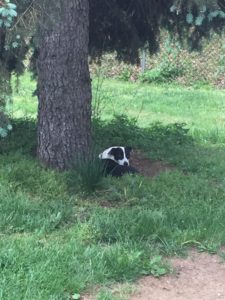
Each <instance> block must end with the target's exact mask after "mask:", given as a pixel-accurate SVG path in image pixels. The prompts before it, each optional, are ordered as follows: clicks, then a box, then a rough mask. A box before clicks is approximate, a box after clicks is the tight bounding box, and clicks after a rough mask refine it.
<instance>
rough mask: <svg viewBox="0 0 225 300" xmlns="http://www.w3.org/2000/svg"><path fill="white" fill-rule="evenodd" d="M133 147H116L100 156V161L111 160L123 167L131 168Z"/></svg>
mask: <svg viewBox="0 0 225 300" xmlns="http://www.w3.org/2000/svg"><path fill="white" fill-rule="evenodd" d="M131 150H132V148H131V147H120V146H114V147H110V148H108V149H106V150H104V151H103V152H102V153H101V154H99V158H100V159H111V160H113V161H115V162H116V163H118V164H119V165H121V166H129V158H130V152H131Z"/></svg>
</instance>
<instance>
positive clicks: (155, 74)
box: [139, 61, 184, 83]
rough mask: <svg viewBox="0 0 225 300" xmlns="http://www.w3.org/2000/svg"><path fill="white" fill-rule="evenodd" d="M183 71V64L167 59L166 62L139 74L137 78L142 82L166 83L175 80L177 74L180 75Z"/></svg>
mask: <svg viewBox="0 0 225 300" xmlns="http://www.w3.org/2000/svg"><path fill="white" fill-rule="evenodd" d="M183 73H184V67H183V66H180V65H176V64H174V63H171V62H170V61H167V62H166V63H163V64H161V65H159V66H157V67H156V68H153V69H152V70H148V71H146V72H145V73H143V74H141V75H140V77H139V78H140V80H141V81H142V82H148V83H152V82H155V83H166V82H170V81H173V80H175V79H176V78H177V77H179V76H182V75H183Z"/></svg>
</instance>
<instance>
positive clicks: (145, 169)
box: [130, 150, 174, 177]
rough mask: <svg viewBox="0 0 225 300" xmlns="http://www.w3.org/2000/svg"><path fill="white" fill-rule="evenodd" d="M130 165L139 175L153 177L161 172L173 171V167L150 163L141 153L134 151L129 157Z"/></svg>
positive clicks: (158, 162)
mask: <svg viewBox="0 0 225 300" xmlns="http://www.w3.org/2000/svg"><path fill="white" fill-rule="evenodd" d="M130 165H131V166H132V167H135V168H136V169H137V170H138V171H139V172H140V174H141V175H143V176H148V177H153V176H156V175H158V174H159V173H161V172H165V171H169V170H173V169H174V167H172V166H171V165H169V164H168V163H165V162H162V161H151V160H150V159H149V158H147V157H146V156H145V155H144V154H143V153H142V152H141V151H139V150H134V151H133V152H132V155H131V159H130Z"/></svg>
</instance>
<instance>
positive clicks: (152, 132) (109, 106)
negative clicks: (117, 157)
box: [0, 74, 225, 300]
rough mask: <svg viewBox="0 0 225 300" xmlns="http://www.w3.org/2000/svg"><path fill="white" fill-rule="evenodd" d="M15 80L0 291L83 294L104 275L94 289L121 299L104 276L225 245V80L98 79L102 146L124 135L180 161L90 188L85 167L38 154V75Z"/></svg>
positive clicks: (101, 298) (1, 151)
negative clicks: (209, 84)
mask: <svg viewBox="0 0 225 300" xmlns="http://www.w3.org/2000/svg"><path fill="white" fill-rule="evenodd" d="M20 81H21V82H20V85H19V86H18V90H17V89H16V86H15V88H14V92H13V97H14V102H13V105H9V106H8V110H9V111H10V112H11V114H12V118H13V119H12V124H13V131H12V132H11V134H10V135H9V136H8V137H7V138H6V139H4V140H1V141H0V143H1V144H0V165H1V168H0V189H1V194H0V195H1V200H0V269H1V273H0V274H1V275H0V299H9V300H11V299H23V300H30V299H34V300H36V299H38V300H39V299H41V300H45V299H46V300H47V299H48V300H49V299H54V300H55V299H68V300H69V299H76V298H77V299H78V298H79V295H81V294H83V293H85V291H87V290H90V289H92V288H93V287H94V286H97V285H98V286H100V290H99V292H98V293H97V295H96V299H98V300H106V299H119V298H118V297H119V296H118V295H117V296H113V295H111V294H110V293H109V292H107V289H106V292H105V287H106V286H110V285H113V284H115V283H117V282H120V283H127V282H131V281H133V280H135V279H136V278H138V277H140V276H142V275H147V274H152V275H154V276H160V275H163V274H165V273H166V272H170V271H171V269H170V266H168V265H167V264H166V263H165V261H164V257H165V256H170V255H183V254H185V252H186V250H187V248H188V247H193V246H195V247H197V248H198V249H199V250H200V251H209V252H210V253H215V252H217V251H218V249H219V248H220V247H221V245H224V244H225V223H224V220H225V202H224V200H225V199H224V198H225V196H224V195H225V185H224V172H225V160H224V156H225V149H224V142H225V135H224V124H223V123H224V118H225V111H224V108H225V107H224V103H223V98H224V96H225V93H224V92H223V91H219V90H214V89H212V88H201V89H200V88H199V89H191V88H183V87H179V86H174V85H163V86H154V85H146V84H140V83H128V82H122V81H115V80H109V79H107V80H106V79H105V80H104V81H103V82H102V83H99V82H98V80H97V79H95V80H93V96H94V99H95V103H96V104H95V105H94V107H95V112H96V114H97V115H98V116H101V120H100V121H99V120H98V121H96V120H95V121H93V128H94V131H93V132H94V140H95V142H96V145H97V148H101V149H102V148H104V147H106V146H111V145H113V144H117V143H124V141H126V142H129V144H130V145H132V146H133V147H134V148H138V149H141V150H142V151H143V152H144V153H145V154H146V155H147V156H148V157H149V158H150V159H152V160H162V161H165V162H169V163H170V164H172V165H173V166H174V168H173V169H172V170H171V171H170V172H166V173H162V174H160V175H158V176H156V177H154V178H144V177H143V176H125V177H124V178H123V179H122V180H117V179H113V178H103V179H102V180H101V182H100V183H99V185H98V186H97V188H96V189H95V190H93V191H90V190H87V189H86V188H85V187H86V186H85V182H83V181H84V180H87V179H84V178H83V177H82V174H80V173H79V170H75V171H71V172H64V173H57V172H54V171H52V170H46V169H44V168H42V167H41V166H40V165H39V163H38V161H37V160H36V159H35V156H34V155H33V154H34V151H35V146H36V123H35V119H36V111H37V101H36V98H35V97H32V93H33V91H34V89H35V82H34V81H31V79H30V76H29V74H25V75H24V76H23V77H22V78H21V79H20ZM113 113H114V114H117V116H114V117H113ZM118 114H120V115H119V116H118ZM121 114H124V115H122V116H121ZM125 114H126V115H127V117H126V116H125ZM159 122H161V123H159ZM183 123H185V125H184V124H183ZM94 167H95V165H94V164H93V168H94ZM88 180H90V178H89V179H88ZM101 287H102V289H101ZM124 297H125V296H123V298H122V299H124Z"/></svg>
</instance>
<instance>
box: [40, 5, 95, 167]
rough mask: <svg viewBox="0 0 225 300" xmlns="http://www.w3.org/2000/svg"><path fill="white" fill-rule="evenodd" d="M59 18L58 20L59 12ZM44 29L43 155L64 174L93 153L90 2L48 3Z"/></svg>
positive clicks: (42, 44) (41, 72)
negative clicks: (91, 150) (89, 64)
mask: <svg viewBox="0 0 225 300" xmlns="http://www.w3.org/2000/svg"><path fill="white" fill-rule="evenodd" d="M56 2H57V9H58V15H57V16H54V17H53V12H54V11H55V10H56ZM46 3H48V4H47V5H46V7H45V8H44V11H43V16H44V17H43V20H42V22H41V23H42V24H40V31H39V36H40V40H39V55H38V61H37V71H38V99H39V106H38V149H37V153H38V157H39V159H40V161H41V162H42V163H43V164H44V165H46V166H48V167H51V168H55V169H59V170H64V169H68V168H69V167H70V166H71V162H72V161H73V160H77V159H81V158H82V157H84V156H85V155H87V154H88V151H89V148H90V142H91V81H90V73H89V69H88V37H89V28H88V27H89V3H88V0H67V1H65V0H57V1H49V0H48V1H47V2H46Z"/></svg>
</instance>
